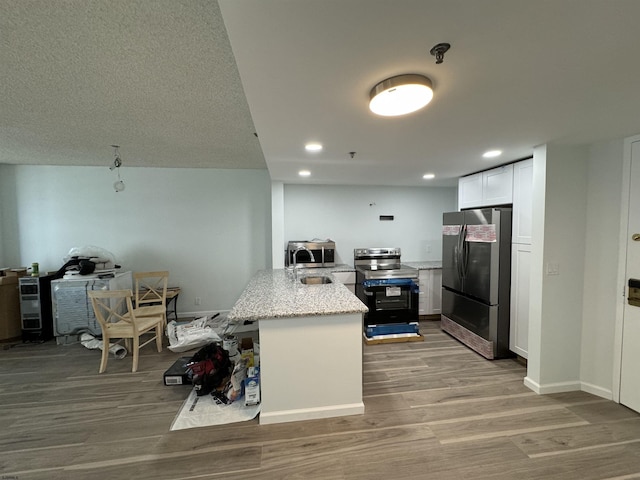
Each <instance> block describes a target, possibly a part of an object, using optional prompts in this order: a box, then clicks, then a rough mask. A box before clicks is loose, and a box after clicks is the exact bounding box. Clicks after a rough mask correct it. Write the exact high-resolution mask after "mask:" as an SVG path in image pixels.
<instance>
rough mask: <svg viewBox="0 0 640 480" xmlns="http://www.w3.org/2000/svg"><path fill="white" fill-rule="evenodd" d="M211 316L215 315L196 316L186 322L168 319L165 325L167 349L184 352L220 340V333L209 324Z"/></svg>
mask: <svg viewBox="0 0 640 480" xmlns="http://www.w3.org/2000/svg"><path fill="white" fill-rule="evenodd" d="M216 316H217V315H216ZM212 318H215V317H202V318H196V319H195V320H192V321H191V322H187V323H183V322H180V323H178V322H176V321H175V320H172V321H170V322H169V323H168V325H167V336H168V337H169V350H171V351H172V352H177V353H179V352H186V351H187V350H193V349H194V348H200V347H203V346H205V345H206V344H208V343H211V342H221V341H222V339H221V338H220V335H218V334H217V333H216V332H215V330H214V329H213V328H212V327H211V325H210V321H211V320H212Z"/></svg>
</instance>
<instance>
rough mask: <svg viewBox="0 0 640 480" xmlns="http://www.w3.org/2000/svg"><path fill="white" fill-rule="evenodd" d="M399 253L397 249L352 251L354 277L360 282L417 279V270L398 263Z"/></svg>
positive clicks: (360, 249)
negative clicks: (354, 268)
mask: <svg viewBox="0 0 640 480" xmlns="http://www.w3.org/2000/svg"><path fill="white" fill-rule="evenodd" d="M400 253H401V252H400V249H399V248H356V249H355V250H354V251H353V266H354V267H356V275H360V277H361V279H362V280H370V279H381V278H382V279H385V278H418V270H417V269H415V268H413V267H409V266H408V265H403V264H402V263H400ZM356 281H358V278H357V277H356Z"/></svg>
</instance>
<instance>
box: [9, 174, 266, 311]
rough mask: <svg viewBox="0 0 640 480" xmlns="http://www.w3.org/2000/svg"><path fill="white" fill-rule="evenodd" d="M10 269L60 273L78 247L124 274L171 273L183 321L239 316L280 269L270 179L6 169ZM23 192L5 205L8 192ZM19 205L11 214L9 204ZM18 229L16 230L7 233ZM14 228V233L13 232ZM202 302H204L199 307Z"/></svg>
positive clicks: (225, 175)
mask: <svg viewBox="0 0 640 480" xmlns="http://www.w3.org/2000/svg"><path fill="white" fill-rule="evenodd" d="M0 172H1V173H2V177H3V178H2V184H1V185H0V186H2V187H3V193H2V200H3V211H4V210H9V211H11V210H13V211H15V212H16V213H15V222H11V221H5V222H3V224H2V227H3V229H2V237H3V245H4V253H5V261H7V262H11V263H14V265H8V266H20V265H15V263H19V264H21V265H22V266H26V265H30V264H31V262H39V263H40V270H41V271H43V272H44V271H50V270H57V269H58V268H60V267H61V266H62V265H63V263H64V261H63V259H64V257H65V256H66V255H67V253H68V252H69V249H70V248H72V247H80V246H84V245H96V246H99V247H102V248H105V249H107V250H109V251H110V252H112V253H113V254H114V255H115V256H116V259H117V261H118V262H119V263H120V264H121V265H122V267H123V270H132V271H136V270H137V271H143V270H165V269H166V270H169V271H170V272H171V277H170V283H171V284H173V285H179V286H181V287H182V288H183V291H182V294H181V296H180V299H179V303H178V309H179V314H184V315H187V314H190V313H192V312H208V311H217V310H227V309H230V308H231V307H232V306H233V304H234V303H235V302H236V300H237V299H238V297H239V295H240V293H241V292H242V290H243V289H244V287H245V286H246V283H247V282H248V281H249V279H250V278H251V276H252V275H253V274H254V273H255V272H256V271H257V270H259V269H263V268H270V267H271V261H270V259H271V240H270V239H271V231H270V230H271V218H270V215H271V212H270V209H271V206H270V203H271V193H270V188H271V183H270V179H269V175H268V172H267V171H266V170H221V169H178V168H175V169H167V168H127V167H124V168H122V171H121V174H122V177H123V180H124V181H125V184H126V189H125V191H124V192H121V193H116V192H115V191H114V190H113V187H112V184H113V182H114V180H115V178H116V174H115V172H111V171H109V169H108V168H106V167H105V168H102V167H51V166H12V167H10V168H6V166H3V168H2V170H1V171H0ZM7 182H9V183H12V184H13V185H15V192H14V195H13V199H9V200H7V199H5V192H4V187H5V186H6V183H7ZM5 201H7V202H10V203H12V207H9V208H7V207H5V206H4V202H5ZM7 224H9V225H7ZM6 226H9V227H10V228H11V229H10V230H9V231H6V230H5V227H6ZM195 297H200V298H201V299H202V304H201V305H200V306H196V305H195V302H194V301H195Z"/></svg>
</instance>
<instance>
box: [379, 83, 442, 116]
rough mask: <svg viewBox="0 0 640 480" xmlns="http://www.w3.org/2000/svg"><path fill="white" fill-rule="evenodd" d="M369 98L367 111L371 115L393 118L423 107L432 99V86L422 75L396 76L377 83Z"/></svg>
mask: <svg viewBox="0 0 640 480" xmlns="http://www.w3.org/2000/svg"><path fill="white" fill-rule="evenodd" d="M369 97H370V101H369V109H370V110H371V111H372V112H373V113H375V114H377V115H382V116H383V117H395V116H398V115H406V114H407V113H411V112H415V111H416V110H420V109H421V108H423V107H425V106H426V105H427V104H428V103H429V102H430V101H431V99H432V98H433V86H432V83H431V80H430V79H429V78H427V77H425V76H424V75H418V74H414V73H410V74H406V75H398V76H395V77H391V78H387V79H386V80H383V81H382V82H380V83H378V84H377V85H376V86H375V87H373V88H372V89H371V92H370V93H369Z"/></svg>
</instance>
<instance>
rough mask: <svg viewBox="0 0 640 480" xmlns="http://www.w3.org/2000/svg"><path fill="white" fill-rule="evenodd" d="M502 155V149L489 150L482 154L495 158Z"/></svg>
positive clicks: (485, 156)
mask: <svg viewBox="0 0 640 480" xmlns="http://www.w3.org/2000/svg"><path fill="white" fill-rule="evenodd" d="M500 155H502V150H489V151H488V152H484V153H483V154H482V156H483V157H484V158H495V157H499V156H500Z"/></svg>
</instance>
